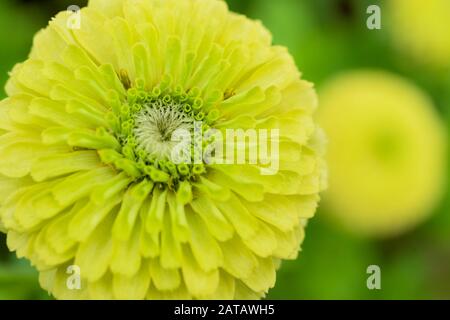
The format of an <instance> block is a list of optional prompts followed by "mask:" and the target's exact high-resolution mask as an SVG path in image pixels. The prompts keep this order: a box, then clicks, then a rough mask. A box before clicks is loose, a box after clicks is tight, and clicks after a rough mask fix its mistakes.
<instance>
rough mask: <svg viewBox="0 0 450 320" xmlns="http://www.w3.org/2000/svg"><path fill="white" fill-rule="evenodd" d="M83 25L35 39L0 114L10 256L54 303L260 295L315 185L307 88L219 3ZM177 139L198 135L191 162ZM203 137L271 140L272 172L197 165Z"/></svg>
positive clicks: (110, 12)
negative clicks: (238, 134) (34, 272)
mask: <svg viewBox="0 0 450 320" xmlns="http://www.w3.org/2000/svg"><path fill="white" fill-rule="evenodd" d="M79 17H80V18H81V20H80V24H79V28H69V27H68V25H69V26H73V25H72V24H68V20H69V19H70V18H72V13H70V12H62V13H59V14H58V15H57V16H56V17H55V18H54V19H53V20H52V21H51V22H50V23H49V26H48V27H47V28H46V29H44V30H42V31H40V32H39V33H38V34H37V35H36V37H35V39H34V45H33V49H32V51H31V54H30V56H29V59H28V60H27V61H25V62H24V63H21V64H19V65H17V66H16V67H15V68H14V69H13V71H12V72H11V77H10V80H9V82H8V83H7V86H6V90H7V93H8V98H7V99H5V100H3V101H2V102H1V105H0V112H1V115H0V132H1V136H0V201H1V203H0V204H1V209H0V221H1V225H2V226H1V227H2V228H3V230H4V231H6V232H7V241H8V246H9V248H10V249H11V250H14V251H16V253H17V255H18V256H19V257H26V258H28V259H29V260H31V262H32V264H33V265H35V266H36V268H37V269H38V270H39V271H40V282H41V285H42V287H43V288H45V289H47V290H48V291H49V292H51V293H52V294H53V295H54V296H55V297H57V298H91V299H97V298H105V299H110V298H125V299H128V298H130V299H144V298H147V299H175V298H205V299H210V298H222V299H233V298H260V297H262V296H264V294H265V293H266V292H267V290H268V289H269V288H271V287H272V286H274V284H275V270H276V268H277V267H278V265H279V262H280V261H281V260H282V259H293V258H295V257H296V255H297V252H298V250H299V246H300V244H301V242H302V240H303V235H304V234H303V232H304V226H305V225H306V221H307V219H308V218H311V217H312V216H313V214H314V212H315V209H316V206H317V203H318V199H319V195H318V193H319V191H320V190H321V189H323V187H324V174H323V172H324V165H323V159H322V145H323V143H322V138H321V137H322V136H321V134H320V130H319V129H318V128H317V127H316V125H315V123H314V122H313V119H312V114H313V112H314V110H315V108H316V95H315V91H314V89H313V86H312V85H311V84H310V83H308V82H306V81H304V80H301V78H300V73H299V72H298V70H297V68H296V66H295V64H294V62H293V59H292V57H291V56H290V55H289V53H288V52H287V50H286V49H285V48H283V47H277V46H272V44H271V35H270V33H269V32H268V31H267V30H266V29H265V28H264V27H263V26H262V25H261V24H260V23H259V22H257V21H252V20H249V19H247V18H246V17H244V16H241V15H238V14H234V13H231V12H229V11H228V8H227V6H226V4H225V2H224V1H218V0H134V1H132V0H91V1H90V2H89V5H88V6H87V8H83V9H82V10H81V12H79ZM75 26H76V24H75ZM199 123H200V125H199ZM178 129H182V130H185V131H188V133H189V132H191V131H194V132H197V133H198V132H200V133H201V135H200V140H199V139H198V136H197V137H196V136H195V134H194V142H193V143H192V145H188V147H189V148H188V149H187V153H184V155H187V156H188V157H187V160H192V161H185V162H180V163H179V162H175V161H173V160H172V157H171V156H170V155H172V154H173V151H174V150H175V149H176V148H177V146H178V144H177V143H174V140H172V139H171V136H172V138H173V135H174V134H175V132H177V131H178ZM210 129H216V131H217V132H226V130H227V129H242V130H249V129H255V130H269V131H270V132H272V131H276V130H278V133H279V134H278V136H272V135H271V134H267V136H268V142H269V143H268V145H269V150H266V151H269V153H271V154H272V153H273V154H274V157H273V158H272V159H271V160H273V161H276V162H277V166H276V167H275V169H276V170H275V171H273V172H272V174H267V172H266V174H262V169H268V165H267V164H268V163H269V162H267V161H260V162H257V163H253V162H245V163H239V164H220V163H215V162H208V161H205V160H204V159H203V160H201V161H198V155H197V156H196V154H195V150H197V147H198V146H205V147H208V146H211V144H212V142H214V141H216V140H215V137H216V135H212V136H207V135H206V133H207V132H208V131H209V130H210ZM245 132H246V131H245ZM249 132H250V131H249ZM205 135H206V137H205V139H203V140H202V138H203V136H205ZM217 141H220V139H218V140H217ZM217 141H216V142H217ZM175 142H176V141H175ZM275 142H276V143H275ZM227 143H228V141H227ZM191 147H192V148H191ZM194 147H195V148H194ZM241 147H242V144H238V143H237V144H236V146H233V148H235V149H236V150H237V149H238V148H241ZM244 147H245V146H244ZM241 149H242V148H241ZM250 149H251V148H249V150H250ZM183 150H184V151H186V150H185V149H182V150H181V151H183ZM231 150H232V151H234V150H233V149H231ZM244 150H245V149H244ZM273 151H276V152H273ZM249 152H250V151H249ZM181 153H182V152H181ZM191 158H192V159H191ZM262 158H263V160H267V157H264V155H263V156H262ZM273 161H272V162H273ZM272 164H273V163H272ZM272 169H273V168H272ZM78 274H79V275H80V277H81V278H80V279H81V284H80V286H78V285H77V282H76V281H75V280H76V279H75V278H73V276H76V275H78ZM71 281H73V282H71ZM70 283H71V284H72V285H69V284H70ZM78 288H80V289H79V290H78Z"/></svg>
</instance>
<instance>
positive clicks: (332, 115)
mask: <svg viewBox="0 0 450 320" xmlns="http://www.w3.org/2000/svg"><path fill="white" fill-rule="evenodd" d="M319 96H320V98H321V108H320V109H319V114H318V119H319V124H320V125H321V126H322V128H323V129H324V130H325V131H326V133H327V135H328V137H329V148H328V157H327V163H328V166H329V175H330V180H329V184H330V185H329V190H328V192H327V193H326V194H325V195H324V200H325V201H324V202H325V203H324V204H325V207H326V206H329V207H330V210H329V211H330V214H332V215H333V217H334V218H335V219H336V220H337V223H340V224H342V225H343V226H344V227H345V228H346V229H348V230H350V231H352V232H353V233H355V234H360V235H368V236H380V237H385V236H397V235H399V234H401V233H403V232H405V231H407V230H408V229H411V228H413V227H415V226H416V225H417V224H418V223H420V222H422V221H423V220H424V219H425V218H426V217H427V216H428V215H429V214H431V213H432V210H433V209H434V208H435V206H436V203H437V201H438V200H440V198H441V195H442V190H443V187H442V186H443V184H444V179H445V176H446V170H445V167H446V163H445V148H446V139H445V138H446V132H445V131H444V127H443V125H442V121H441V119H439V117H438V115H437V113H436V111H435V110H434V106H433V104H432V103H431V100H430V99H429V97H427V96H426V95H425V94H424V93H423V92H421V91H420V90H419V89H418V88H416V87H414V86H413V85H412V84H410V83H409V82H407V81H406V80H404V79H402V78H400V77H398V76H396V75H393V74H391V73H388V72H386V71H367V70H364V71H352V72H348V73H344V74H342V75H339V76H337V77H336V78H333V79H332V80H330V81H329V82H327V84H326V85H325V86H324V87H323V88H322V90H321V91H320V92H319Z"/></svg>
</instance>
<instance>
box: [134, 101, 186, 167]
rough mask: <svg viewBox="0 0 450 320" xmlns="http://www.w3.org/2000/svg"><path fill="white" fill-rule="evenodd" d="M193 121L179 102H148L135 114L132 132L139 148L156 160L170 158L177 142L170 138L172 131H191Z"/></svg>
mask: <svg viewBox="0 0 450 320" xmlns="http://www.w3.org/2000/svg"><path fill="white" fill-rule="evenodd" d="M159 102H160V101H159ZM193 123H194V119H193V118H191V117H190V116H189V115H187V114H186V113H185V112H183V110H182V106H181V105H179V104H172V105H168V106H161V104H160V103H149V104H147V105H146V106H145V107H144V108H143V110H142V111H140V112H139V113H138V114H137V115H136V117H135V121H134V124H135V127H134V130H133V132H134V135H135V137H136V141H137V144H138V147H139V148H141V149H143V150H145V151H146V152H147V153H148V154H149V155H150V156H152V157H155V158H156V159H158V160H170V159H171V154H172V151H173V149H174V147H175V146H176V144H177V143H178V142H177V141H174V140H173V139H172V137H173V135H174V133H176V132H177V131H184V132H188V133H191V132H192V130H193V127H194V126H193Z"/></svg>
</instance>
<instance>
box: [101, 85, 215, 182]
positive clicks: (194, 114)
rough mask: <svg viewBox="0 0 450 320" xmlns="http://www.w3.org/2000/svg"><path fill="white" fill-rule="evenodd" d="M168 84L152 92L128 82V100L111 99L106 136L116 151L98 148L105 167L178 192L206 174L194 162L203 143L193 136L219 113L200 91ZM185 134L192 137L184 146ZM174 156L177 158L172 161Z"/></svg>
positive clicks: (201, 165) (203, 129)
mask: <svg viewBox="0 0 450 320" xmlns="http://www.w3.org/2000/svg"><path fill="white" fill-rule="evenodd" d="M169 80H170V79H169V78H167V79H163V80H162V82H161V83H160V84H159V85H157V86H155V87H153V88H152V89H150V90H149V89H147V88H145V87H144V85H143V84H142V83H141V81H137V83H136V86H131V85H130V83H128V82H127V86H126V88H127V95H126V98H125V99H124V100H121V99H116V100H112V110H111V114H110V115H109V118H108V119H109V122H110V124H111V127H110V132H111V133H112V134H113V135H114V136H115V137H116V139H117V140H118V141H119V143H120V148H118V149H116V150H100V151H99V154H100V157H101V159H102V161H103V162H104V163H106V164H111V165H114V166H115V167H116V168H117V169H118V170H122V171H124V172H125V173H127V174H128V175H130V176H132V177H133V178H134V179H137V180H139V179H143V178H145V179H150V180H152V181H154V182H155V183H159V185H160V186H164V185H166V186H168V187H169V188H176V187H177V185H178V183H179V182H180V181H184V180H196V179H197V177H198V176H199V175H201V174H203V173H204V172H206V168H205V163H203V162H201V163H199V162H198V161H194V156H195V152H194V150H195V146H198V145H200V146H201V145H202V141H200V142H198V141H197V140H196V138H195V136H196V134H195V133H198V132H199V131H200V135H201V136H202V134H203V132H204V131H205V130H207V129H208V128H210V127H211V126H213V125H214V123H215V121H216V120H217V119H218V117H219V111H218V110H217V109H216V108H214V107H212V106H211V105H210V106H208V105H206V106H205V105H204V101H203V99H202V98H201V97H200V93H201V91H200V90H199V89H197V88H191V89H190V90H189V91H184V90H183V89H182V88H181V87H179V86H175V87H172V88H169V85H168V84H169V83H170V82H171V80H170V81H169ZM210 103H211V102H210ZM186 135H188V138H190V140H189V139H188V141H190V142H189V145H187V146H185V139H186ZM180 142H181V143H180ZM203 143H205V142H203ZM179 144H183V147H182V148H180V147H179ZM180 155H181V156H182V159H183V161H181V162H180V161H179V159H180V158H179V156H180ZM174 156H175V157H178V158H177V159H176V161H175V160H174V159H172V158H173V157H174ZM185 159H187V160H188V161H184V160H185ZM189 160H190V161H189Z"/></svg>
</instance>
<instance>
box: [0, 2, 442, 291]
mask: <svg viewBox="0 0 450 320" xmlns="http://www.w3.org/2000/svg"><path fill="white" fill-rule="evenodd" d="M227 2H228V3H229V5H230V7H231V8H232V9H233V10H234V11H237V12H242V13H245V14H246V15H248V16H250V17H252V18H256V19H260V20H262V21H263V22H264V24H265V25H266V26H267V27H268V28H269V29H270V30H271V31H272V33H273V35H274V42H275V43H276V44H281V45H285V46H287V47H289V50H290V51H291V53H292V54H293V55H294V56H295V59H296V62H297V64H298V66H299V69H300V70H302V71H303V77H304V78H305V79H308V80H310V81H312V82H314V83H315V84H316V86H317V87H318V89H319V93H320V92H322V93H323V94H324V96H323V97H322V96H321V97H320V103H321V104H323V107H324V110H323V111H324V112H325V108H327V109H328V107H329V108H330V109H334V110H335V111H334V112H337V113H339V110H340V111H341V112H342V116H343V117H344V118H345V117H347V118H349V119H351V118H352V117H353V116H351V110H349V106H348V105H347V104H345V103H339V104H337V103H336V104H335V103H334V102H333V101H334V100H336V101H337V100H338V99H337V98H336V99H333V98H332V96H333V95H332V94H331V93H330V92H329V90H331V89H330V87H331V88H332V86H339V87H340V88H342V89H341V90H340V91H342V92H347V94H345V93H342V95H343V96H342V98H339V99H340V101H345V99H346V98H348V97H350V96H353V95H355V94H356V93H357V92H360V93H361V92H366V93H367V94H369V95H371V96H373V99H374V103H373V104H371V105H372V108H371V109H370V110H378V109H380V111H383V110H384V113H385V114H387V115H389V114H392V115H395V114H397V115H398V117H399V118H398V119H400V118H402V117H406V116H407V117H410V119H411V121H410V125H411V127H412V128H411V132H412V133H411V138H408V139H406V140H399V142H398V143H396V144H391V143H388V144H387V146H389V148H388V150H390V151H389V153H392V152H394V153H395V152H397V151H398V150H403V148H404V147H405V144H407V143H409V142H411V143H414V141H415V139H414V137H417V139H427V141H430V144H432V141H435V139H434V138H432V136H433V135H435V134H436V135H439V134H438V133H435V131H436V132H439V131H440V130H445V132H444V133H443V134H445V136H446V137H447V139H448V128H449V117H448V114H449V112H448V111H449V110H450V73H449V69H448V66H449V64H448V63H449V61H450V53H449V48H450V46H449V42H448V41H449V39H450V38H449V37H448V30H449V27H448V24H449V23H450V19H448V18H447V17H446V16H445V15H446V14H447V15H448V13H449V10H448V9H444V8H445V6H447V7H448V5H449V1H447V0H433V1H419V0H414V1H411V0H385V1H378V0H316V1H309V0H278V1H273V0H246V1H242V0H228V1H227ZM85 4H86V0H67V1H66V0H48V1H42V0H7V1H1V2H0V24H1V25H0V27H1V28H0V46H1V48H2V50H1V51H0V81H1V83H3V84H4V83H5V81H6V79H7V72H8V71H10V70H11V68H12V66H13V65H14V63H16V62H19V61H23V60H24V59H25V58H26V54H27V52H29V49H30V47H31V43H32V37H33V35H34V33H35V32H36V31H37V30H38V29H39V28H41V27H44V26H45V24H46V22H47V20H48V19H49V18H50V17H51V16H53V15H54V14H56V13H57V12H58V11H61V10H65V9H66V8H67V7H68V6H69V5H79V6H80V7H81V6H84V5H85ZM372 4H378V5H379V6H380V8H381V26H382V28H381V30H369V29H367V27H366V20H367V18H368V16H369V15H368V14H367V13H366V9H367V7H368V6H369V5H372ZM12 31H14V32H12ZM360 69H376V70H380V73H379V75H378V76H376V77H375V78H377V79H372V78H373V77H369V76H368V75H366V76H364V78H365V80H364V81H363V80H358V79H357V78H356V75H355V74H354V73H353V72H355V70H360ZM345 74H347V75H349V74H350V75H352V74H353V75H354V76H351V78H352V81H350V80H346V81H344V80H345V78H339V77H340V76H339V75H342V77H347V76H345ZM336 77H338V78H336ZM349 77H350V76H349ZM355 78H356V79H355ZM333 79H334V80H333ZM339 79H341V80H339ZM342 79H344V80H342ZM347 79H348V78H347ZM354 83H356V84H354ZM355 86H358V89H356V88H355ZM327 88H328V89H327ZM374 91H377V92H386V91H389V92H386V93H385V94H383V93H378V94H376V93H375V94H374V93H373V92H374ZM327 92H328V93H327ZM0 97H1V98H2V97H4V92H3V91H1V93H0ZM327 97H328V98H327ZM424 97H427V98H424ZM397 99H398V101H399V102H398V103H396V101H397ZM408 101H410V102H408ZM398 105H401V106H402V107H401V109H402V111H401V112H400V111H395V110H396V109H397V106H398ZM361 106H365V107H367V106H368V104H364V105H362V104H361ZM377 106H379V108H377ZM391 109H392V113H391V112H389V111H390V110H391ZM368 115H370V114H369V113H368ZM366 116H367V115H366ZM367 118H368V120H367V121H369V120H370V119H369V118H370V117H367ZM354 119H356V118H354ZM360 121H361V120H359V118H357V121H354V122H356V123H357V124H358V125H355V126H350V127H349V128H347V129H348V130H349V134H351V133H352V132H351V130H352V129H354V130H355V132H354V134H355V135H358V134H360V132H363V136H364V133H365V132H367V130H366V128H362V123H360ZM371 121H372V122H370V123H372V124H374V125H383V124H385V123H386V122H385V121H376V119H372V120H371ZM399 121H400V120H399ZM330 123H331V124H330V126H331V127H333V126H335V122H334V121H330ZM394 123H397V122H394ZM400 123H404V122H403V120H402V121H400ZM414 123H416V125H415V126H414V125H413V124H414ZM326 126H328V125H326ZM393 127H397V125H394V126H393ZM358 128H359V129H361V130H362V131H356V130H357V129H358ZM421 128H422V129H421ZM422 131H426V132H423V134H421V132H422ZM334 135H337V136H338V134H331V135H330V136H329V137H328V139H329V145H330V152H331V153H330V154H329V157H330V158H333V157H334V155H333V145H338V144H339V141H337V140H336V138H335V137H334ZM381 140H383V139H381ZM424 141H425V140H424ZM424 143H426V141H425V142H424ZM381 146H382V148H381V150H384V151H382V154H384V153H385V152H386V144H385V143H381ZM444 147H445V146H444ZM417 148H419V146H418V147H417ZM420 148H422V147H420ZM423 148H425V149H427V150H440V149H441V147H438V146H435V148H433V147H432V146H431V145H426V146H424V147H423ZM396 150H397V151H396ZM356 151H357V148H350V147H348V148H346V149H345V152H346V153H347V154H346V155H345V158H346V159H349V160H348V161H343V162H336V163H334V161H333V163H332V164H331V165H330V169H331V170H333V167H334V166H335V165H336V166H337V165H338V164H339V163H340V165H339V168H346V167H347V168H351V167H349V166H352V167H354V166H358V165H361V163H358V158H357V157H356V156H354V157H353V156H352V155H353V154H355V153H356ZM336 152H337V153H336V154H337V155H339V150H338V151H336ZM414 152H417V154H420V150H412V149H411V153H409V154H411V155H414V154H415V153H414ZM432 154H434V151H427V153H426V155H427V157H428V160H427V162H426V163H430V165H429V169H428V170H427V169H423V168H424V167H425V166H423V167H422V165H421V166H418V165H417V159H414V158H411V159H409V160H410V161H408V159H405V160H404V161H405V162H401V163H399V164H398V166H399V167H398V168H399V169H398V171H393V175H392V176H391V175H389V179H392V180H391V181H392V185H386V187H387V188H386V190H389V187H393V186H394V185H395V184H397V183H400V184H402V183H405V182H404V181H403V180H402V179H401V178H397V177H400V176H404V175H407V174H408V173H409V172H412V171H413V170H416V171H417V170H420V172H417V174H415V173H414V172H412V173H411V175H413V177H411V179H412V180H411V181H419V180H415V179H417V176H422V177H425V178H427V180H426V182H424V185H422V186H418V187H417V190H418V191H417V193H416V195H415V196H413V195H412V194H411V195H408V194H407V193H404V194H402V196H403V197H404V199H405V200H404V203H405V205H402V206H400V203H398V202H396V201H395V199H394V198H395V196H394V195H393V196H392V197H388V198H386V199H387V200H388V203H390V204H391V205H392V206H390V209H391V211H390V212H391V214H392V215H395V214H398V213H399V212H400V211H401V210H403V217H406V218H405V220H402V221H399V222H398V225H397V226H399V227H398V228H394V227H393V226H390V225H389V224H388V226H390V227H391V228H392V230H391V232H389V233H388V234H389V235H390V236H389V237H383V238H381V239H380V238H378V237H361V236H360V235H358V234H357V235H355V234H354V232H348V229H350V230H352V228H353V229H354V228H357V230H359V231H362V229H361V228H362V227H361V226H360V227H357V226H358V225H357V224H356V223H355V224H353V223H352V221H353V220H354V221H355V222H356V220H360V218H361V217H358V218H355V216H351V214H356V213H357V211H358V210H343V209H342V207H341V206H338V205H336V204H334V201H328V200H325V202H324V203H323V205H322V206H321V207H320V210H319V212H318V213H317V214H316V217H315V218H314V219H312V220H311V223H310V224H309V225H308V236H307V237H306V239H305V243H304V245H303V249H302V252H301V253H300V258H299V259H298V260H296V261H292V262H286V263H283V265H282V267H281V270H280V272H279V273H278V280H277V285H276V286H275V288H274V289H273V290H272V291H270V293H269V298H273V299H303V298H308V299H431V298H440V299H443V298H447V299H449V298H450V206H449V198H450V197H449V194H448V174H445V175H444V173H440V172H442V171H440V170H441V169H440V168H439V164H440V163H442V162H443V161H446V162H445V166H446V167H447V169H448V157H445V156H444V155H439V152H437V151H436V154H435V155H434V156H433V155H432ZM342 156H344V154H342ZM414 161H416V162H415V163H416V164H414ZM433 163H435V165H433ZM334 170H336V169H334ZM396 170H397V169H396ZM423 170H426V171H425V172H424V171H423ZM362 175H364V176H363V177H361V180H359V181H358V180H356V181H357V182H359V183H362V182H364V181H366V182H365V183H367V182H368V181H367V176H368V175H369V176H370V175H373V176H372V178H371V179H373V180H371V181H373V183H374V184H375V185H380V186H383V183H384V182H383V181H385V180H382V176H380V177H377V175H374V172H372V170H371V169H370V170H369V171H368V172H367V173H366V174H364V173H363V174H362ZM428 175H429V176H428ZM330 178H331V179H333V171H331V176H330ZM439 178H441V179H444V180H445V181H444V183H443V184H441V183H440V181H439V180H440V179H439ZM362 179H366V180H362ZM331 181H332V180H331ZM427 186H428V187H427ZM335 188H336V187H335V186H334V184H333V182H331V184H330V188H329V190H328V192H327V193H326V194H325V195H324V197H325V199H326V198H327V197H328V196H329V197H330V199H329V200H331V198H333V197H334V198H336V199H338V198H339V197H341V196H342V195H341V193H339V192H338V191H339V190H333V189H335ZM339 188H343V189H347V191H349V190H352V189H351V188H352V186H351V185H347V184H346V183H345V181H344V182H342V185H341V186H339ZM341 191H342V190H341ZM364 193H365V191H364V189H359V190H358V191H357V193H356V192H355V193H350V196H352V197H354V196H356V195H361V197H360V198H361V199H360V200H359V201H361V203H360V205H359V206H358V208H362V209H366V210H369V209H371V207H372V209H373V202H371V201H367V202H366V203H364V202H362V201H363V199H364V198H365V197H364ZM442 193H444V194H445V196H442V197H440V196H439V195H440V194H442ZM333 194H334V196H332V195H333ZM342 197H345V196H342ZM338 200H340V199H338ZM408 200H410V201H408ZM424 203H428V204H427V205H426V206H425V205H424ZM325 204H326V205H325ZM406 204H407V205H406ZM419 207H420V210H419ZM405 208H407V209H408V210H406V209H405ZM352 209H355V208H352ZM400 209H401V210H400ZM397 210H398V211H397ZM352 211H353V212H352ZM418 212H420V215H419V214H418ZM347 214H348V215H347ZM384 214H387V212H385V213H384ZM330 217H341V219H347V221H350V222H348V223H347V224H348V227H347V228H342V227H341V225H342V221H343V220H340V219H339V218H330ZM352 217H353V218H352ZM411 217H415V219H413V220H410V218H411ZM425 217H428V218H427V219H425ZM408 219H409V220H408ZM336 220H337V221H341V222H340V223H339V222H338V223H336ZM363 221H365V222H366V225H365V228H366V230H370V228H371V227H375V224H374V223H373V224H372V223H369V222H370V220H368V219H367V220H366V219H364V220H363ZM400 226H403V227H402V228H400ZM406 226H408V228H407V227H406ZM374 230H375V229H374ZM377 230H378V229H377ZM394 231H395V232H394ZM386 232H387V231H386ZM357 233H358V232H357ZM359 233H361V232H359ZM366 234H367V233H366ZM372 234H374V233H372ZM376 234H378V233H376ZM385 234H386V233H385ZM369 265H378V266H380V268H381V290H368V289H367V287H366V280H367V277H368V274H367V273H366V270H367V267H368V266H369ZM46 297H48V295H47V294H46V293H45V292H43V291H42V290H41V289H39V286H38V283H37V275H36V273H35V272H34V271H33V269H31V268H30V267H29V266H28V265H27V264H26V263H25V262H23V261H21V260H17V259H16V258H15V257H14V256H13V255H12V254H10V253H8V251H7V249H6V244H5V239H4V237H3V235H1V236H0V299H8V298H9V299H34V298H36V299H38V298H39V299H40V298H46Z"/></svg>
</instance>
